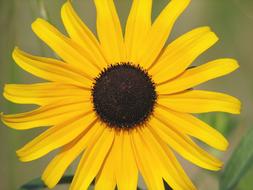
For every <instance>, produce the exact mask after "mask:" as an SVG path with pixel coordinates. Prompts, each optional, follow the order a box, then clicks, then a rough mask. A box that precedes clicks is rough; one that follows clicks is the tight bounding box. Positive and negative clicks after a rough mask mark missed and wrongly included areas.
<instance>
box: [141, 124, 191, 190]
mask: <svg viewBox="0 0 253 190" xmlns="http://www.w3.org/2000/svg"><path fill="white" fill-rule="evenodd" d="M149 128H150V126H149V127H147V128H146V129H144V130H143V133H142V135H143V137H144V138H145V139H147V140H146V141H145V142H146V143H147V146H148V147H149V149H150V150H151V151H152V152H153V154H154V156H156V157H157V159H158V160H159V162H158V163H160V164H161V168H160V169H161V170H160V172H161V173H162V176H163V178H164V179H165V180H166V181H167V183H168V184H169V185H170V187H171V188H172V189H182V190H183V189H188V190H193V189H196V188H195V187H194V185H193V184H192V182H191V180H190V179H189V178H188V176H187V175H186V174H185V172H184V171H183V169H182V168H181V166H180V165H179V164H178V163H177V161H176V159H175V158H174V155H173V153H171V151H170V150H169V147H168V146H167V145H166V144H165V143H164V142H163V141H162V140H161V139H160V137H158V136H157V135H156V134H153V133H152V131H150V129H149Z"/></svg>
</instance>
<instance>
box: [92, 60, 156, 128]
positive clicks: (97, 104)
mask: <svg viewBox="0 0 253 190" xmlns="http://www.w3.org/2000/svg"><path fill="white" fill-rule="evenodd" d="M92 97H93V104H94V110H95V111H96V113H97V115H98V116H99V117H100V119H101V120H102V121H103V122H105V123H107V124H108V125H109V126H111V127H116V128H126V129H127V128H133V127H134V126H137V125H140V124H142V123H144V122H145V121H146V120H147V119H148V117H149V116H150V115H151V114H152V112H153V109H154V105H155V102H156V99H157V94H156V91H155V85H154V83H153V82H152V79H151V77H150V76H149V75H148V73H147V72H146V71H144V70H143V69H142V68H140V67H138V66H133V65H132V64H130V63H121V64H116V65H112V66H110V67H109V68H107V69H105V70H104V71H103V72H101V73H100V75H99V77H98V78H96V81H95V83H94V86H93V89H92Z"/></svg>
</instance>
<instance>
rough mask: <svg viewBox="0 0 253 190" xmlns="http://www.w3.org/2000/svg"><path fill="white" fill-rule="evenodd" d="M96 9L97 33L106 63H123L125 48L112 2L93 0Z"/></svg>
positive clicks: (110, 0) (108, 0)
mask: <svg viewBox="0 0 253 190" xmlns="http://www.w3.org/2000/svg"><path fill="white" fill-rule="evenodd" d="M94 2H95V5H96V9H97V33H98V37H99V40H100V43H101V46H102V50H103V52H104V54H105V56H106V58H107V61H108V62H109V63H110V64H112V63H119V62H124V61H125V56H126V55H125V47H124V40H123V34H122V29H121V25H120V20H119V17H118V14H117V11H116V8H115V5H114V2H113V0H94Z"/></svg>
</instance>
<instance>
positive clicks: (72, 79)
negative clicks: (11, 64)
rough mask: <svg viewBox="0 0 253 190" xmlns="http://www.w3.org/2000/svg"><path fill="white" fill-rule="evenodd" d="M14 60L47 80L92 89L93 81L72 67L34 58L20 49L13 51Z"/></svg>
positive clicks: (46, 59)
mask: <svg viewBox="0 0 253 190" xmlns="http://www.w3.org/2000/svg"><path fill="white" fill-rule="evenodd" d="M12 55H13V59H14V60H15V61H16V63H17V64H18V65H19V66H20V67H21V68H23V69H24V70H26V71H27V72H29V73H31V74H33V75H35V76H38V77H40V78H43V79H45V80H49V81H54V82H62V83H67V84H73V85H78V86H83V87H87V88H90V86H91V85H92V79H91V78H87V77H85V76H83V75H81V74H80V73H79V71H77V70H76V69H74V68H73V67H71V66H70V65H68V64H66V63H64V62H62V61H58V60H55V59H50V58H43V57H38V56H33V55H30V54H28V53H25V52H23V51H21V50H19V49H18V48H15V50H14V51H13V54H12Z"/></svg>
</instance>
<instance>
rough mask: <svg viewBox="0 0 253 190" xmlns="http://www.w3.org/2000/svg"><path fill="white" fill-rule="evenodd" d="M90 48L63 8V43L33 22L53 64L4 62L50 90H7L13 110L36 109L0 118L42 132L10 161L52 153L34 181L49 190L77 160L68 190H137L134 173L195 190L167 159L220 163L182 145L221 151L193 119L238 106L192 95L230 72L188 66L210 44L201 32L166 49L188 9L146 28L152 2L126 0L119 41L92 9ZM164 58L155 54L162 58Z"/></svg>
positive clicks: (104, 15)
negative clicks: (93, 28) (34, 106)
mask: <svg viewBox="0 0 253 190" xmlns="http://www.w3.org/2000/svg"><path fill="white" fill-rule="evenodd" d="M94 2H95V6H96V9H97V34H98V39H99V40H97V39H96V37H95V36H94V35H93V34H92V32H91V31H90V30H89V29H88V28H87V26H86V25H85V24H84V23H83V22H82V21H81V19H80V18H79V17H78V15H77V14H76V13H75V11H74V9H73V7H72V5H71V2H70V1H68V2H67V3H65V4H64V5H63V7H62V11H61V15H62V20H63V23H64V25H65V28H66V30H67V32H68V34H69V37H67V36H65V35H63V34H61V33H60V32H59V31H58V30H57V29H56V28H54V27H53V26H52V25H51V24H49V23H48V22H47V21H45V20H42V19H37V20H36V21H35V22H34V23H33V24H32V29H33V31H34V32H35V33H36V34H37V36H38V37H39V38H40V39H41V40H43V41H44V42H45V43H46V44H47V45H48V46H49V47H50V48H51V49H52V50H53V51H55V52H56V53H57V55H59V57H61V59H62V60H56V59H51V58H43V57H38V56H33V55H30V54H28V53H25V52H23V51H21V50H19V49H18V48H16V49H15V50H14V52H13V58H14V60H15V61H16V63H17V64H18V65H19V66H20V67H22V68H23V69H24V70H26V71H28V72H30V73H32V74H34V75H36V76H38V77H40V78H42V79H45V80H47V81H49V82H44V83H37V84H25V85H20V84H9V85H6V86H5V90H4V96H5V97H6V98H7V99H8V100H10V101H12V102H15V103H21V104H37V105H39V106H40V107H39V108H37V109H35V110H33V111H29V112H25V113H20V114H13V115H2V120H3V122H4V123H5V124H6V125H8V126H9V127H11V128H14V129H18V130H26V129H32V128H36V127H42V126H46V127H48V129H47V130H46V131H45V132H43V133H42V134H41V135H39V136H38V137H36V138H35V139H34V140H32V141H31V142H29V143H28V144H26V145H25V146H24V147H23V148H21V149H20V150H18V151H17V155H18V157H19V159H20V160H21V161H23V162H28V161H32V160H35V159H38V158H40V157H42V156H44V155H46V154H47V153H49V152H51V151H53V150H55V149H58V148H60V152H58V153H57V155H56V156H55V157H54V159H53V160H52V161H51V162H50V163H49V165H48V166H47V168H46V169H45V171H44V173H43V175H42V179H43V180H44V182H45V183H46V184H47V185H48V187H50V188H53V187H54V186H55V185H56V184H57V183H58V181H59V180H60V178H61V177H62V176H63V174H64V172H65V171H66V169H67V168H68V166H69V165H70V164H71V163H72V162H73V161H74V160H75V159H76V158H77V157H78V156H79V155H80V154H82V152H84V153H83V155H82V157H81V160H80V163H79V166H78V168H77V171H76V173H75V176H74V179H73V182H72V184H71V186H70V189H71V190H84V189H87V188H88V186H89V185H90V184H91V182H92V181H93V179H95V189H98V190H101V189H102V190H110V189H114V188H115V187H116V185H117V187H118V189H119V190H134V189H136V188H137V181H138V172H140V174H141V175H142V176H143V178H144V180H145V183H146V185H147V187H148V189H151V190H160V189H164V186H163V179H164V180H165V181H166V182H167V183H168V184H169V185H170V186H171V188H172V189H174V190H191V189H196V188H195V186H194V185H193V184H192V182H191V181H190V179H189V178H188V177H187V175H186V174H185V172H184V171H183V169H182V167H181V166H180V164H179V162H178V161H177V159H176V157H175V156H174V153H173V152H172V149H173V150H174V151H176V152H177V153H179V155H181V156H182V157H184V158H185V159H187V160H189V161H190V162H192V163H194V164H196V165H197V166H199V167H202V168H205V169H208V170H219V169H220V168H221V167H222V162H221V161H219V160H218V159H216V158H215V157H213V156H212V155H210V154H209V153H207V152H206V151H205V150H203V149H202V148H200V147H199V146H198V145H197V144H196V143H195V142H194V140H192V138H191V137H194V138H197V139H199V140H201V141H203V142H205V143H206V144H208V145H210V146H211V147H213V148H216V149H218V150H222V151H224V150H226V149H227V146H228V142H227V140H226V139H225V138H224V137H223V136H222V135H221V134H220V133H219V132H217V131H216V130H215V129H213V128H212V127H210V126H208V125H207V124H206V123H204V122H202V121H201V120H199V119H197V118H196V117H194V116H193V115H192V114H195V113H204V112H213V111H221V112H228V113H232V114H239V112H240V102H239V100H238V99H236V98H234V97H231V96H229V95H226V94H222V93H217V92H210V91H204V90H195V89H193V87H194V86H196V85H199V84H201V83H204V82H206V81H208V80H210V79H214V78H217V77H220V76H223V75H226V74H228V73H230V72H232V71H234V70H236V69H237V68H238V64H237V62H236V61H235V60H233V59H228V58H227V59H217V60H215V61H210V62H208V63H206V64H203V65H201V66H198V67H189V66H190V64H191V63H192V62H193V61H194V60H195V59H196V58H197V57H198V56H199V55H200V54H202V53H203V52H204V51H206V50H207V49H208V48H210V47H211V46H212V45H213V44H214V43H215V42H216V41H217V40H218V38H217V37H216V35H215V34H214V33H213V32H212V31H211V30H210V28H209V27H200V28H196V29H194V30H192V31H190V32H188V33H186V34H184V35H182V36H181V37H179V38H178V39H176V40H175V41H173V42H172V43H171V44H169V45H168V46H167V47H164V46H165V42H166V40H167V38H168V36H169V34H170V32H171V29H172V27H173V25H174V23H175V21H176V19H177V18H178V17H179V16H180V14H181V13H182V12H183V11H184V9H185V8H186V7H187V6H188V4H189V2H190V0H172V1H171V2H170V3H168V5H167V6H166V7H165V8H164V10H163V11H162V12H161V14H160V15H159V16H158V17H157V19H156V20H155V21H154V22H153V23H151V10H152V0H135V1H133V4H132V8H131V11H130V14H129V17H128V20H127V24H126V31H125V36H124V37H123V34H122V29H121V25H120V21H119V18H118V15H117V12H116V9H115V6H114V3H113V0H94ZM163 48H164V49H163Z"/></svg>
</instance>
